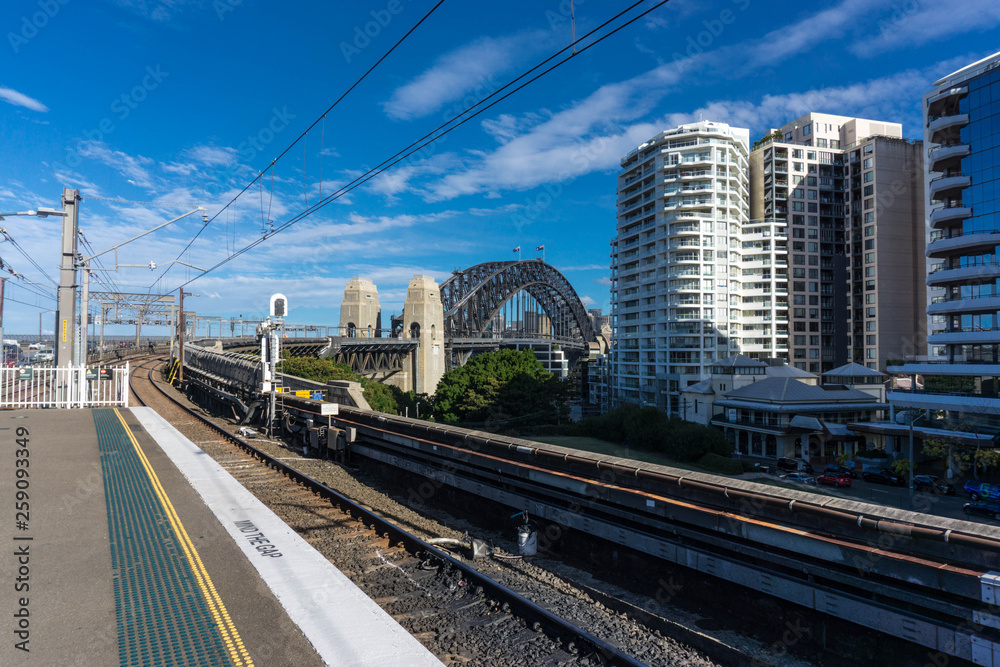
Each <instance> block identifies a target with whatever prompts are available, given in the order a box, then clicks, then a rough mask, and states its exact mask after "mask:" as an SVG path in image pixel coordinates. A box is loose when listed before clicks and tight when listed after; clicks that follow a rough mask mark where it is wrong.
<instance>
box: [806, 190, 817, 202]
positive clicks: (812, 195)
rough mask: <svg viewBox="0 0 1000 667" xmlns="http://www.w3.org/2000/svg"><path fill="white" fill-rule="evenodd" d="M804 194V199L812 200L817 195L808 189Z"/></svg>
mask: <svg viewBox="0 0 1000 667" xmlns="http://www.w3.org/2000/svg"><path fill="white" fill-rule="evenodd" d="M806 194H807V195H808V197H806V199H812V200H813V201H815V200H816V199H817V198H818V195H817V193H816V191H815V190H808V191H807V192H806Z"/></svg>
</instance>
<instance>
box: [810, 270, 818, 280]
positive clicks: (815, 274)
mask: <svg viewBox="0 0 1000 667" xmlns="http://www.w3.org/2000/svg"><path fill="white" fill-rule="evenodd" d="M809 278H810V280H818V279H819V269H809Z"/></svg>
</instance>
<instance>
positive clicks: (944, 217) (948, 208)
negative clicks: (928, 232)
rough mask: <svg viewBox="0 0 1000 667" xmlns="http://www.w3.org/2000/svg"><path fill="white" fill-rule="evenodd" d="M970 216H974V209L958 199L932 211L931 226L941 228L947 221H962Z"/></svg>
mask: <svg viewBox="0 0 1000 667" xmlns="http://www.w3.org/2000/svg"><path fill="white" fill-rule="evenodd" d="M970 217H972V209H971V208H969V207H968V206H963V205H962V202H958V201H956V202H955V203H953V204H951V205H945V206H943V207H941V208H936V209H934V210H932V211H931V214H930V221H931V227H933V228H934V229H939V228H940V227H942V226H944V225H945V224H946V223H955V222H960V221H962V220H965V219H966V218H970Z"/></svg>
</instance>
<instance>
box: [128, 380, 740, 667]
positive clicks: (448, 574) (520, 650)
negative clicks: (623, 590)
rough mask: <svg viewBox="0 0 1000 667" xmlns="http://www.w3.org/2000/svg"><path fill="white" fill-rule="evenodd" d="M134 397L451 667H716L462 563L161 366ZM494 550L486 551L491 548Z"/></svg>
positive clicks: (541, 583)
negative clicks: (177, 383)
mask: <svg viewBox="0 0 1000 667" xmlns="http://www.w3.org/2000/svg"><path fill="white" fill-rule="evenodd" d="M136 363H137V367H136V369H135V371H134V372H133V374H132V378H131V381H130V389H131V391H132V393H133V396H134V398H135V399H136V401H137V403H139V404H142V405H149V406H150V407H152V408H153V409H155V410H156V411H157V412H159V413H160V414H161V415H162V416H163V417H164V418H165V419H167V421H169V422H171V423H172V424H173V425H174V426H175V427H176V428H177V429H178V430H180V431H181V432H182V433H183V434H184V435H186V436H187V437H188V438H189V439H190V440H192V441H193V442H194V443H195V444H197V445H198V446H199V447H201V448H202V449H203V450H204V451H205V452H206V453H208V454H209V455H211V456H212V457H213V458H214V459H215V460H217V461H218V462H219V463H220V464H221V465H222V466H223V467H224V468H226V469H227V470H228V471H229V472H230V474H232V475H233V476H234V477H235V478H236V479H237V480H239V481H240V482H241V483H242V484H243V485H244V486H246V487H247V488H248V489H249V490H250V491H251V492H252V493H254V494H255V495H256V496H257V497H258V498H259V499H260V500H261V501H263V502H264V503H265V504H267V505H268V506H269V507H270V508H271V509H272V511H274V512H275V513H276V514H277V515H278V516H280V517H281V518H282V519H283V520H284V521H285V522H286V523H288V525H289V526H290V527H292V528H293V529H294V530H296V531H297V532H299V533H300V534H302V535H303V536H304V537H305V538H306V539H307V540H308V541H309V542H310V543H311V544H312V545H313V546H314V547H315V548H316V549H317V550H318V551H320V552H321V553H322V554H323V555H324V556H325V557H327V558H328V559H329V560H330V561H331V562H332V563H334V565H336V566H337V567H338V568H339V569H341V570H342V571H343V572H344V573H345V574H346V575H347V576H349V577H350V578H351V579H352V580H353V581H354V582H355V583H356V584H357V585H358V586H359V587H360V588H362V589H363V590H364V591H365V592H366V593H367V594H368V595H369V596H371V597H372V598H373V599H374V600H375V601H376V602H378V603H379V604H380V605H381V606H382V607H383V608H384V609H385V610H386V611H387V612H389V613H390V614H392V615H393V617H394V618H396V619H397V621H398V622H399V623H400V624H402V625H403V626H404V627H405V628H406V629H407V630H408V631H410V632H411V633H413V634H414V636H416V637H417V638H418V639H419V640H420V641H421V642H422V643H423V644H424V645H425V646H427V647H428V649H430V650H431V651H432V652H433V653H434V654H435V655H436V656H437V657H438V658H439V659H440V660H441V661H442V662H443V663H445V664H456V665H458V664H476V665H494V664H495V665H513V664H523V665H641V664H646V665H712V664H714V663H713V662H712V661H710V660H709V659H707V658H705V657H704V656H702V655H700V654H699V653H698V652H696V651H694V650H693V649H691V648H689V647H687V646H683V645H681V644H679V643H677V642H675V641H674V640H672V639H669V638H667V637H664V636H661V635H660V633H659V632H657V631H655V630H651V629H649V628H648V627H646V626H644V625H642V624H640V623H637V622H636V621H634V620H632V619H630V618H628V617H626V616H624V615H622V614H618V613H615V612H612V611H610V610H609V609H608V608H606V607H604V606H603V605H601V604H599V603H596V602H595V601H594V600H593V599H591V598H590V597H588V596H587V595H586V594H585V593H583V592H582V591H580V590H579V589H576V588H574V587H573V586H571V585H569V584H567V583H566V582H564V581H562V580H561V579H559V578H558V577H556V576H555V575H553V574H551V573H549V572H547V571H546V570H544V569H542V568H539V567H536V566H534V565H532V564H531V563H530V562H526V561H523V560H517V559H516V557H511V556H510V555H508V554H503V553H496V556H497V557H492V558H491V557H487V558H485V559H483V560H477V561H474V563H473V562H472V561H469V560H466V558H464V557H463V555H465V554H464V553H463V554H461V555H460V554H458V553H455V554H452V553H448V552H446V551H444V550H442V549H439V548H437V547H435V546H432V545H430V544H428V542H427V540H433V539H439V540H440V539H441V538H444V539H448V540H451V542H450V544H457V543H467V542H468V541H469V538H468V536H465V535H462V534H459V533H458V532H457V531H454V530H451V529H448V528H447V527H444V526H441V525H439V524H436V523H435V522H433V521H430V520H428V519H426V518H425V517H422V516H420V515H419V514H417V513H415V512H413V511H412V510H411V509H409V508H407V507H404V506H402V505H400V504H399V503H397V502H395V501H393V500H392V499H391V498H389V497H387V496H385V495H383V494H381V493H379V492H377V491H374V490H372V489H370V488H368V487H366V486H364V485H363V484H361V483H359V482H358V481H357V480H356V479H355V478H354V477H353V476H351V475H350V474H349V472H348V471H347V470H345V469H344V468H343V467H340V466H338V465H336V464H333V463H331V462H329V461H322V460H317V459H308V458H303V457H300V456H296V455H295V454H294V453H293V452H292V451H290V450H289V449H287V448H286V447H284V446H283V445H282V443H279V442H274V441H267V440H260V439H257V440H253V442H252V443H251V442H247V441H246V440H244V439H242V438H240V437H239V436H237V435H236V434H235V433H234V432H233V431H234V430H235V429H237V428H238V427H237V426H235V425H231V424H218V423H216V422H214V421H212V420H209V419H207V418H206V417H204V416H202V415H201V414H199V412H198V410H197V408H196V406H193V405H192V404H190V403H189V402H188V401H186V399H185V398H183V397H182V395H180V394H177V392H175V391H173V390H172V388H169V385H167V384H166V383H165V382H163V380H162V378H161V377H159V375H160V374H159V373H157V372H156V367H158V366H159V365H161V363H162V362H160V361H157V360H145V361H141V360H139V361H137V362H136ZM487 550H488V549H487ZM747 662H749V660H747Z"/></svg>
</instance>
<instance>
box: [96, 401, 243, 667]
mask: <svg viewBox="0 0 1000 667" xmlns="http://www.w3.org/2000/svg"><path fill="white" fill-rule="evenodd" d="M93 414H94V423H95V425H96V427H97V440H98V444H99V446H100V451H101V467H102V470H103V473H104V489H105V500H106V502H107V507H108V532H109V533H110V538H111V563H112V568H113V571H114V592H115V605H116V613H117V620H118V642H119V649H118V653H119V658H120V664H121V665H130V666H131V665H137V666H143V665H157V666H159V665H185V666H186V665H247V664H248V663H249V660H245V661H244V660H240V659H238V658H237V659H236V660H232V659H231V657H232V656H233V647H232V640H231V639H230V638H229V637H228V636H227V637H225V638H224V637H223V635H224V634H226V629H225V628H223V627H220V626H221V624H220V623H218V622H217V621H216V620H215V619H214V618H213V613H212V610H211V609H210V608H209V605H210V601H206V599H205V595H204V594H203V592H202V590H201V588H200V587H199V582H198V575H197V573H196V572H195V571H194V568H193V567H192V565H191V562H190V560H189V556H186V555H185V552H184V551H185V548H184V545H183V543H182V539H183V537H182V536H180V535H178V534H177V531H176V530H175V528H174V526H173V524H172V522H171V517H170V516H169V515H168V510H167V508H166V507H164V503H163V502H161V499H160V497H159V496H158V495H157V492H156V488H155V487H154V480H152V479H150V475H149V473H147V471H146V467H145V466H144V464H143V463H144V462H143V461H142V458H141V455H140V452H137V451H136V447H135V446H134V445H133V443H132V442H131V438H130V434H129V433H128V432H127V431H126V430H125V428H124V426H123V424H122V422H121V420H120V419H119V417H118V414H117V412H116V411H115V410H112V409H100V410H94V411H93ZM210 585H211V584H210V582H209V586H210ZM224 611H225V610H224V609H223V613H224ZM216 615H218V611H217V610H216ZM226 620H228V617H226ZM236 641H237V642H238V641H239V639H238V637H237V638H236ZM227 643H228V644H230V646H229V647H227ZM240 648H242V647H240Z"/></svg>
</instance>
